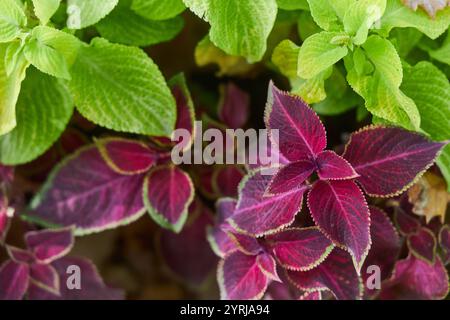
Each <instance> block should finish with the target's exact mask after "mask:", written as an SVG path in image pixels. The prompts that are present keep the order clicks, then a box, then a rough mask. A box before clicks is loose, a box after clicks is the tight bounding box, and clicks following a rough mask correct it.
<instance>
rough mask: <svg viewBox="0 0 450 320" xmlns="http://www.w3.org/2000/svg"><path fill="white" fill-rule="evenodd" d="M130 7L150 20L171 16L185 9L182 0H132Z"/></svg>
mask: <svg viewBox="0 0 450 320" xmlns="http://www.w3.org/2000/svg"><path fill="white" fill-rule="evenodd" d="M131 8H132V9H133V10H134V11H135V12H136V13H138V14H139V15H141V16H143V17H144V18H147V19H150V20H165V19H169V18H173V17H175V16H177V15H178V14H180V13H181V12H183V11H184V9H186V6H185V5H184V4H183V1H182V0H164V1H161V0H133V4H132V5H131Z"/></svg>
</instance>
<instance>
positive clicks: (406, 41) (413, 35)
mask: <svg viewBox="0 0 450 320" xmlns="http://www.w3.org/2000/svg"><path fill="white" fill-rule="evenodd" d="M389 36H390V38H389V40H390V41H391V42H392V44H393V45H394V46H395V49H396V50H397V52H398V55H399V56H400V57H406V56H407V55H408V54H409V53H410V52H411V50H412V49H414V47H415V46H416V45H417V44H418V43H419V41H420V39H422V37H423V33H421V32H420V31H419V30H417V29H414V28H395V29H394V30H392V31H391V33H390V35H389Z"/></svg>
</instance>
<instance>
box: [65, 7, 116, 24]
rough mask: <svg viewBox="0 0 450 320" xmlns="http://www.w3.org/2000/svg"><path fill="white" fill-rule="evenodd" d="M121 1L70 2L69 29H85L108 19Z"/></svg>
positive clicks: (68, 10) (68, 9) (68, 12)
mask: <svg viewBox="0 0 450 320" xmlns="http://www.w3.org/2000/svg"><path fill="white" fill-rule="evenodd" d="M118 3H119V0H68V1H67V14H68V15H69V17H68V19H67V27H68V28H69V29H83V28H86V27H89V26H91V25H93V24H96V23H97V22H99V21H100V20H101V19H103V18H104V17H106V15H107V14H108V13H110V12H111V11H112V10H113V9H114V7H115V6H116V5H117V4H118Z"/></svg>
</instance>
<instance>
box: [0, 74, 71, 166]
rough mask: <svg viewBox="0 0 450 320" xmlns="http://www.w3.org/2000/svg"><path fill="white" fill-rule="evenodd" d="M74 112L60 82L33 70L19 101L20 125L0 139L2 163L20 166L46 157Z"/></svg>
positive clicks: (18, 118) (24, 84) (67, 91)
mask: <svg viewBox="0 0 450 320" xmlns="http://www.w3.org/2000/svg"><path fill="white" fill-rule="evenodd" d="M72 111H73V103H72V99H71V96H70V92H69V90H68V89H67V88H66V86H65V85H64V84H62V83H61V80H58V79H55V78H53V77H50V76H48V75H45V74H43V73H41V72H39V71H37V70H36V69H30V70H29V71H28V72H27V78H26V79H25V81H24V82H23V84H22V90H21V91H20V95H19V100H18V101H17V107H16V112H17V126H16V127H15V128H14V129H13V130H12V131H11V132H9V133H8V134H6V135H3V136H0V162H2V163H4V164H9V165H17V164H22V163H26V162H29V161H31V160H33V159H35V158H37V157H38V156H40V155H41V154H43V153H44V152H45V151H46V150H47V149H48V148H50V146H51V145H52V144H53V143H54V142H55V141H56V140H57V139H58V138H59V136H60V135H61V133H62V132H63V131H64V129H65V127H66V125H67V123H68V122H69V119H70V117H71V115H72Z"/></svg>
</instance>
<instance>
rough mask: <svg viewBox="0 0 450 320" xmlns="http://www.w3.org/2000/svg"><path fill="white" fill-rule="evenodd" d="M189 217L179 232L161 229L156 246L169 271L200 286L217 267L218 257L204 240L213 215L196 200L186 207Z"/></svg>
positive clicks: (191, 283)
mask: <svg viewBox="0 0 450 320" xmlns="http://www.w3.org/2000/svg"><path fill="white" fill-rule="evenodd" d="M189 216H190V217H189V219H188V221H187V222H186V226H185V227H184V228H183V230H182V231H181V232H180V233H178V234H175V233H173V232H171V231H168V230H162V231H161V234H160V237H159V241H158V245H159V248H160V252H161V256H162V258H163V260H164V262H165V264H166V266H167V267H168V268H169V270H170V271H171V273H172V274H174V275H175V276H176V278H178V279H181V280H183V281H184V282H186V283H188V284H189V285H191V286H194V287H200V286H201V285H203V284H204V283H205V281H206V280H207V279H208V278H209V276H211V275H212V274H213V271H214V268H215V267H216V266H217V257H216V256H215V255H214V253H213V251H212V250H211V248H210V246H209V244H208V241H207V239H206V230H207V228H208V227H211V226H212V224H213V217H212V213H211V212H210V211H209V209H208V208H207V207H205V206H204V205H203V204H202V203H201V202H200V200H198V199H196V200H195V201H194V202H193V204H191V206H190V207H189Z"/></svg>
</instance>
